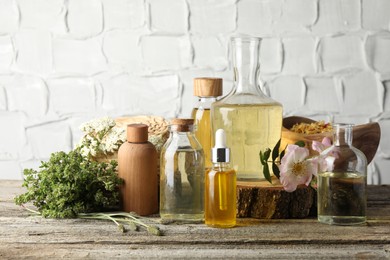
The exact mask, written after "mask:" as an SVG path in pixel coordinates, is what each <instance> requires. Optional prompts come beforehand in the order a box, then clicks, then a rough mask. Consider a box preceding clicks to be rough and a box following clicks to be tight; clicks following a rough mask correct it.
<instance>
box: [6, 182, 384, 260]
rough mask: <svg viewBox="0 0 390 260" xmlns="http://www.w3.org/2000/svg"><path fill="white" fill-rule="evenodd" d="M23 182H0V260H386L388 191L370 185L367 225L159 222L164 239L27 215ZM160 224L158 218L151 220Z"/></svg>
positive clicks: (98, 224)
mask: <svg viewBox="0 0 390 260" xmlns="http://www.w3.org/2000/svg"><path fill="white" fill-rule="evenodd" d="M20 185H21V182H20V181H0V258H1V259H24V258H30V259H48V258H50V259H58V258H66V259H104V258H106V259H112V258H119V259H133V258H137V259H139V258H147V259H149V258H152V259H157V258H170V259H172V258H175V259H193V258H198V259H204V258H219V259H238V258H249V259H259V258H266V259H269V258H277V259H329V258H341V259H343V258H344V259H345V258H355V259H388V258H389V257H390V186H369V187H368V216H369V220H368V223H367V225H362V226H356V227H346V226H329V225H324V224H320V223H318V222H317V221H316V219H313V218H309V219H289V220H265V219H263V220H258V219H239V220H238V226H237V227H236V228H232V229H214V228H210V227H207V226H206V225H203V224H198V225H194V224H192V225H188V224H186V225H177V224H171V225H159V226H160V228H161V229H162V230H163V232H164V236H162V237H156V236H151V235H148V234H147V233H146V232H144V231H140V232H127V233H120V232H119V231H118V230H117V228H116V227H115V225H114V224H112V223H111V222H106V221H94V220H81V219H66V220H55V219H44V218H40V217H29V216H28V213H27V212H26V211H25V210H23V209H22V208H21V207H19V206H16V205H15V204H14V203H13V201H12V199H13V197H14V196H15V195H17V194H20V193H22V192H23V189H22V188H20ZM154 220H158V218H154Z"/></svg>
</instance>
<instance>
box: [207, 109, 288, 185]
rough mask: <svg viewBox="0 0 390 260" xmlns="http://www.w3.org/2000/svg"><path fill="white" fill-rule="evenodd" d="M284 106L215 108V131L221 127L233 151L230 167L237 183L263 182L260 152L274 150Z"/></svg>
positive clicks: (279, 133)
mask: <svg viewBox="0 0 390 260" xmlns="http://www.w3.org/2000/svg"><path fill="white" fill-rule="evenodd" d="M282 110H283V108H282V106H281V105H280V104H279V103H277V102H275V103H265V104H227V103H222V102H216V103H214V104H213V106H212V117H213V118H212V129H213V130H216V129H219V128H222V129H224V130H225V133H226V140H227V146H228V147H230V149H231V154H232V156H231V157H232V159H231V165H232V167H233V168H234V169H235V170H236V171H237V179H238V180H260V179H264V175H263V167H262V165H261V163H260V159H259V152H260V151H264V150H265V149H266V148H271V149H272V148H273V147H274V146H275V144H276V143H277V142H278V141H279V139H280V137H281V131H282V114H283V112H282Z"/></svg>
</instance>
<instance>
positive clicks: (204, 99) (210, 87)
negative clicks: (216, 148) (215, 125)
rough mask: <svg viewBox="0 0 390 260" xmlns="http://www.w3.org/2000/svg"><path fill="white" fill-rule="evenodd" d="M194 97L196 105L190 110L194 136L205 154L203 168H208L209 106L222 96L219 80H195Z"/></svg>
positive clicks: (209, 157)
mask: <svg viewBox="0 0 390 260" xmlns="http://www.w3.org/2000/svg"><path fill="white" fill-rule="evenodd" d="M194 96H197V97H199V99H198V102H197V104H196V105H195V107H194V109H193V110H192V118H193V119H194V120H195V126H196V130H195V136H196V138H197V139H198V141H199V143H200V144H201V145H202V147H203V151H204V154H205V167H206V169H207V168H210V167H211V166H212V162H211V143H212V141H211V140H212V134H211V121H210V120H211V119H210V108H211V104H212V103H213V102H215V101H217V97H219V96H222V79H221V78H195V79H194Z"/></svg>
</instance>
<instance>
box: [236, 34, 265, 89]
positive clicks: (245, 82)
mask: <svg viewBox="0 0 390 260" xmlns="http://www.w3.org/2000/svg"><path fill="white" fill-rule="evenodd" d="M260 42H261V39H260V38H254V37H253V38H233V39H232V51H233V69H234V83H235V84H234V85H235V91H236V93H253V94H259V93H261V90H260V88H259V87H258V84H257V78H258V75H259V71H260V62H259V55H260Z"/></svg>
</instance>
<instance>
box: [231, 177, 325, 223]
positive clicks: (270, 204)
mask: <svg viewBox="0 0 390 260" xmlns="http://www.w3.org/2000/svg"><path fill="white" fill-rule="evenodd" d="M272 183H273V184H270V183H269V182H268V181H266V180H264V181H257V182H240V181H239V182H237V217H240V218H244V217H246V218H262V219H288V218H305V217H308V216H315V215H316V214H317V197H316V196H317V193H316V191H315V190H314V189H313V188H312V187H307V186H305V185H300V186H298V188H297V190H296V191H294V192H287V191H285V190H284V189H283V186H282V185H281V184H280V182H279V180H278V179H277V178H275V177H273V179H272Z"/></svg>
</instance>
